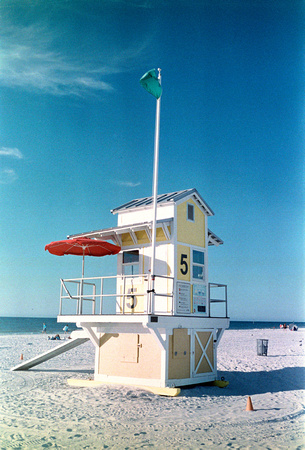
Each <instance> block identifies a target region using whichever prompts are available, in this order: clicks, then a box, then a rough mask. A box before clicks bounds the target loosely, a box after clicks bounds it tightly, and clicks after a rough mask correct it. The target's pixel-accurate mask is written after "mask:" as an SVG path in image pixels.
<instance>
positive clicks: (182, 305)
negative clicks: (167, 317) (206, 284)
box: [177, 282, 191, 314]
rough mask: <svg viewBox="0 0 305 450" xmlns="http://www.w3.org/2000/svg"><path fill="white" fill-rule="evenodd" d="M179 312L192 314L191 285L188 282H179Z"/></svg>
mask: <svg viewBox="0 0 305 450" xmlns="http://www.w3.org/2000/svg"><path fill="white" fill-rule="evenodd" d="M177 294H178V296H177V297H178V303H177V313H184V314H190V312H191V285H190V284H188V283H181V282H178V283H177Z"/></svg>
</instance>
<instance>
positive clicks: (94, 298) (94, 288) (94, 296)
mask: <svg viewBox="0 0 305 450" xmlns="http://www.w3.org/2000/svg"><path fill="white" fill-rule="evenodd" d="M95 300H96V286H95V284H94V285H93V301H92V314H95Z"/></svg>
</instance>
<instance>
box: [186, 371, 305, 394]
mask: <svg viewBox="0 0 305 450" xmlns="http://www.w3.org/2000/svg"><path fill="white" fill-rule="evenodd" d="M221 377H224V379H225V380H227V381H229V383H230V384H229V385H228V386H227V387H226V388H224V389H221V388H218V387H215V386H211V385H208V384H201V385H197V386H192V387H185V388H182V395H186V396H187V397H197V396H198V397H200V396H203V395H216V396H220V395H221V396H232V395H255V394H266V393H268V392H282V391H295V390H301V389H304V386H305V368H304V367H286V368H284V369H279V370H271V371H268V372H267V371H260V372H235V371H234V372H228V371H218V379H221Z"/></svg>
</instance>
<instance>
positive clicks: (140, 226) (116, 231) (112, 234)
mask: <svg viewBox="0 0 305 450" xmlns="http://www.w3.org/2000/svg"><path fill="white" fill-rule="evenodd" d="M172 223H173V219H163V220H158V221H157V228H162V229H163V232H164V235H165V237H166V240H170V238H171V232H170V231H169V229H168V225H172ZM141 230H144V231H145V232H146V234H147V237H148V240H149V242H151V233H152V222H142V223H135V224H133V225H123V226H119V227H113V228H105V229H102V230H95V231H88V232H85V233H79V234H72V235H70V236H68V238H69V239H70V238H76V237H88V238H91V239H105V240H109V239H111V240H112V241H113V242H115V243H116V244H117V245H122V242H121V236H122V234H124V233H129V234H130V236H131V238H132V240H133V242H134V244H136V243H137V239H136V236H135V233H136V232H137V231H141ZM221 244H223V241H222V239H220V238H219V237H218V236H216V234H215V233H213V232H212V231H211V230H208V245H215V246H216V247H218V245H221Z"/></svg>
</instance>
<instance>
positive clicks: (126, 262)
mask: <svg viewBox="0 0 305 450" xmlns="http://www.w3.org/2000/svg"><path fill="white" fill-rule="evenodd" d="M139 262H140V257H139V250H131V251H129V252H123V274H124V275H138V274H139V265H140V264H139Z"/></svg>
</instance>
